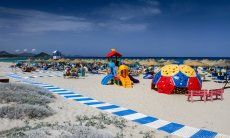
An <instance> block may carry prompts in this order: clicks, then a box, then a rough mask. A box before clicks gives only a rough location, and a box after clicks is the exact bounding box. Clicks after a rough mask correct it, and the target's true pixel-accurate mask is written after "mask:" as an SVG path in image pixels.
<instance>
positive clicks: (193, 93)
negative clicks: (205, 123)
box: [187, 90, 209, 102]
mask: <svg viewBox="0 0 230 138" xmlns="http://www.w3.org/2000/svg"><path fill="white" fill-rule="evenodd" d="M187 96H188V101H191V102H193V101H194V99H193V98H194V97H200V100H204V102H206V98H207V96H209V93H208V90H189V91H188V94H187Z"/></svg>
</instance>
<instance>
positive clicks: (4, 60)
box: [0, 57, 27, 62]
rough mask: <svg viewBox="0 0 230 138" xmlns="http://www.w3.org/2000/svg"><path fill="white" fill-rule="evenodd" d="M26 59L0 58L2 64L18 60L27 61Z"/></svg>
mask: <svg viewBox="0 0 230 138" xmlns="http://www.w3.org/2000/svg"><path fill="white" fill-rule="evenodd" d="M26 59H27V58H26V57H15V58H0V62H16V61H18V60H26Z"/></svg>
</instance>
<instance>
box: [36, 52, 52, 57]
mask: <svg viewBox="0 0 230 138" xmlns="http://www.w3.org/2000/svg"><path fill="white" fill-rule="evenodd" d="M34 57H35V58H43V59H48V58H51V56H50V55H49V54H47V53H45V52H41V53H39V54H37V55H35V56H34Z"/></svg>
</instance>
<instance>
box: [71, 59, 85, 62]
mask: <svg viewBox="0 0 230 138" xmlns="http://www.w3.org/2000/svg"><path fill="white" fill-rule="evenodd" d="M71 62H72V63H81V62H82V61H81V60H80V59H74V60H72V61H71Z"/></svg>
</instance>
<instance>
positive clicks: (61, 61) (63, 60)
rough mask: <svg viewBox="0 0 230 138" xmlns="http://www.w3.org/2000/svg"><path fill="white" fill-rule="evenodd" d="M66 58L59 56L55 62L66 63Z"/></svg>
mask: <svg viewBox="0 0 230 138" xmlns="http://www.w3.org/2000/svg"><path fill="white" fill-rule="evenodd" d="M67 61H68V60H67V59H64V58H61V59H58V60H57V62H59V63H66V62H67Z"/></svg>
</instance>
